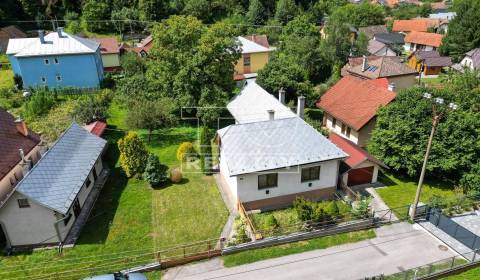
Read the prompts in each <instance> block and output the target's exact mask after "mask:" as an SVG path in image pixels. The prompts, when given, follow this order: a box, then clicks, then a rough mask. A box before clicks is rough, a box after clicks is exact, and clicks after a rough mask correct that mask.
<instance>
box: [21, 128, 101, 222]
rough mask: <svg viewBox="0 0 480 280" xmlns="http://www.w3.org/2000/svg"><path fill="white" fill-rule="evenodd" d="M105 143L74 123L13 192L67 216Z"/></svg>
mask: <svg viewBox="0 0 480 280" xmlns="http://www.w3.org/2000/svg"><path fill="white" fill-rule="evenodd" d="M106 143H107V141H105V140H104V139H102V138H100V137H98V136H95V135H93V134H91V133H90V132H88V131H86V130H85V129H84V128H82V127H81V126H79V125H78V124H76V123H73V124H72V125H71V126H70V127H69V128H68V129H67V130H66V131H65V133H64V134H63V135H62V136H61V137H60V139H58V140H57V142H56V143H55V144H54V145H53V146H52V147H51V148H50V150H48V152H47V153H46V154H45V155H44V156H43V157H42V158H41V159H40V161H39V162H38V163H37V164H36V165H35V166H34V167H33V168H32V169H31V170H30V172H28V173H27V175H26V176H25V177H24V178H23V180H22V181H20V183H19V184H18V185H17V188H16V191H18V192H19V193H21V194H23V195H25V196H27V197H29V198H31V199H32V200H34V201H36V202H38V203H39V204H41V205H44V206H46V207H48V208H51V209H53V210H55V211H57V212H59V213H61V214H66V213H67V212H68V210H69V209H70V206H71V205H72V203H73V201H74V199H75V197H76V196H77V194H78V192H79V191H80V188H81V187H82V185H83V183H84V182H85V180H86V179H87V176H88V174H89V173H90V171H91V169H92V168H93V166H94V164H95V162H96V161H97V159H98V158H99V157H100V154H101V153H102V150H103V148H104V147H105V145H106Z"/></svg>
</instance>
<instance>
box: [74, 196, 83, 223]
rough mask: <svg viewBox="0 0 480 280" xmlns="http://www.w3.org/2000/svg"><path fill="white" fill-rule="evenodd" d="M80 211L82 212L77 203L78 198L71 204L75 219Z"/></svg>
mask: <svg viewBox="0 0 480 280" xmlns="http://www.w3.org/2000/svg"><path fill="white" fill-rule="evenodd" d="M81 211H82V208H81V207H80V202H79V201H78V197H77V198H75V201H74V202H73V214H74V215H75V218H78V216H79V215H80V212H81Z"/></svg>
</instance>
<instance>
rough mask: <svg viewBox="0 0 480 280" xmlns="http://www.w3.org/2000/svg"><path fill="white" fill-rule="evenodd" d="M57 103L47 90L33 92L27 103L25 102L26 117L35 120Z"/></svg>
mask: <svg viewBox="0 0 480 280" xmlns="http://www.w3.org/2000/svg"><path fill="white" fill-rule="evenodd" d="M54 104H55V100H54V98H53V96H52V95H51V94H50V93H49V92H48V91H46V90H41V91H38V92H35V93H33V94H32V96H31V97H30V99H29V100H28V102H27V103H25V118H27V120H29V121H30V120H33V119H35V118H36V117H39V116H42V115H45V114H46V113H48V111H49V110H50V109H51V108H52V106H53V105H54Z"/></svg>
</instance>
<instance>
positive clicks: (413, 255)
mask: <svg viewBox="0 0 480 280" xmlns="http://www.w3.org/2000/svg"><path fill="white" fill-rule="evenodd" d="M376 231H377V237H376V238H374V239H371V240H366V241H361V242H357V243H352V244H345V245H341V246H335V247H331V248H328V249H323V250H315V251H310V252H305V253H300V254H294V255H289V256H285V257H280V258H275V259H270V260H265V261H260V262H256V263H252V264H247V265H242V266H237V267H233V268H224V267H223V265H222V263H221V259H214V260H211V261H207V262H202V263H197V264H192V265H187V266H183V267H178V268H174V269H171V270H169V271H167V273H166V274H165V276H164V277H163V279H164V280H167V279H239V280H240V279H241V280H245V279H261V280H263V279H285V280H286V279H360V278H363V277H365V276H373V275H378V274H381V273H384V274H393V273H396V272H399V271H402V270H405V269H410V268H414V267H417V266H421V265H425V264H428V263H431V262H434V261H438V260H442V259H446V258H448V257H451V256H453V255H455V253H454V252H453V251H450V250H448V251H442V250H440V249H439V245H441V243H440V242H438V241H437V240H436V239H434V238H433V237H431V236H430V235H429V234H428V233H426V232H425V231H424V230H423V229H421V227H418V226H412V225H410V224H408V223H398V224H394V225H390V226H385V227H382V228H379V229H377V230H376Z"/></svg>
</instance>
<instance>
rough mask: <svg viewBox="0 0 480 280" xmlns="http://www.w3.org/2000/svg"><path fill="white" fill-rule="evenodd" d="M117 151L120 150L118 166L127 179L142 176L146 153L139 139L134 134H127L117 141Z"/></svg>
mask: <svg viewBox="0 0 480 280" xmlns="http://www.w3.org/2000/svg"><path fill="white" fill-rule="evenodd" d="M118 149H119V150H120V166H121V167H122V168H123V170H124V171H125V174H126V175H127V176H128V177H132V176H133V175H139V174H142V173H143V171H144V170H145V164H146V161H147V157H148V151H147V149H146V148H145V145H144V144H143V142H142V140H141V139H140V137H138V135H137V134H136V133H135V132H132V131H130V132H128V134H127V135H126V136H125V137H123V138H121V139H120V140H118Z"/></svg>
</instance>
